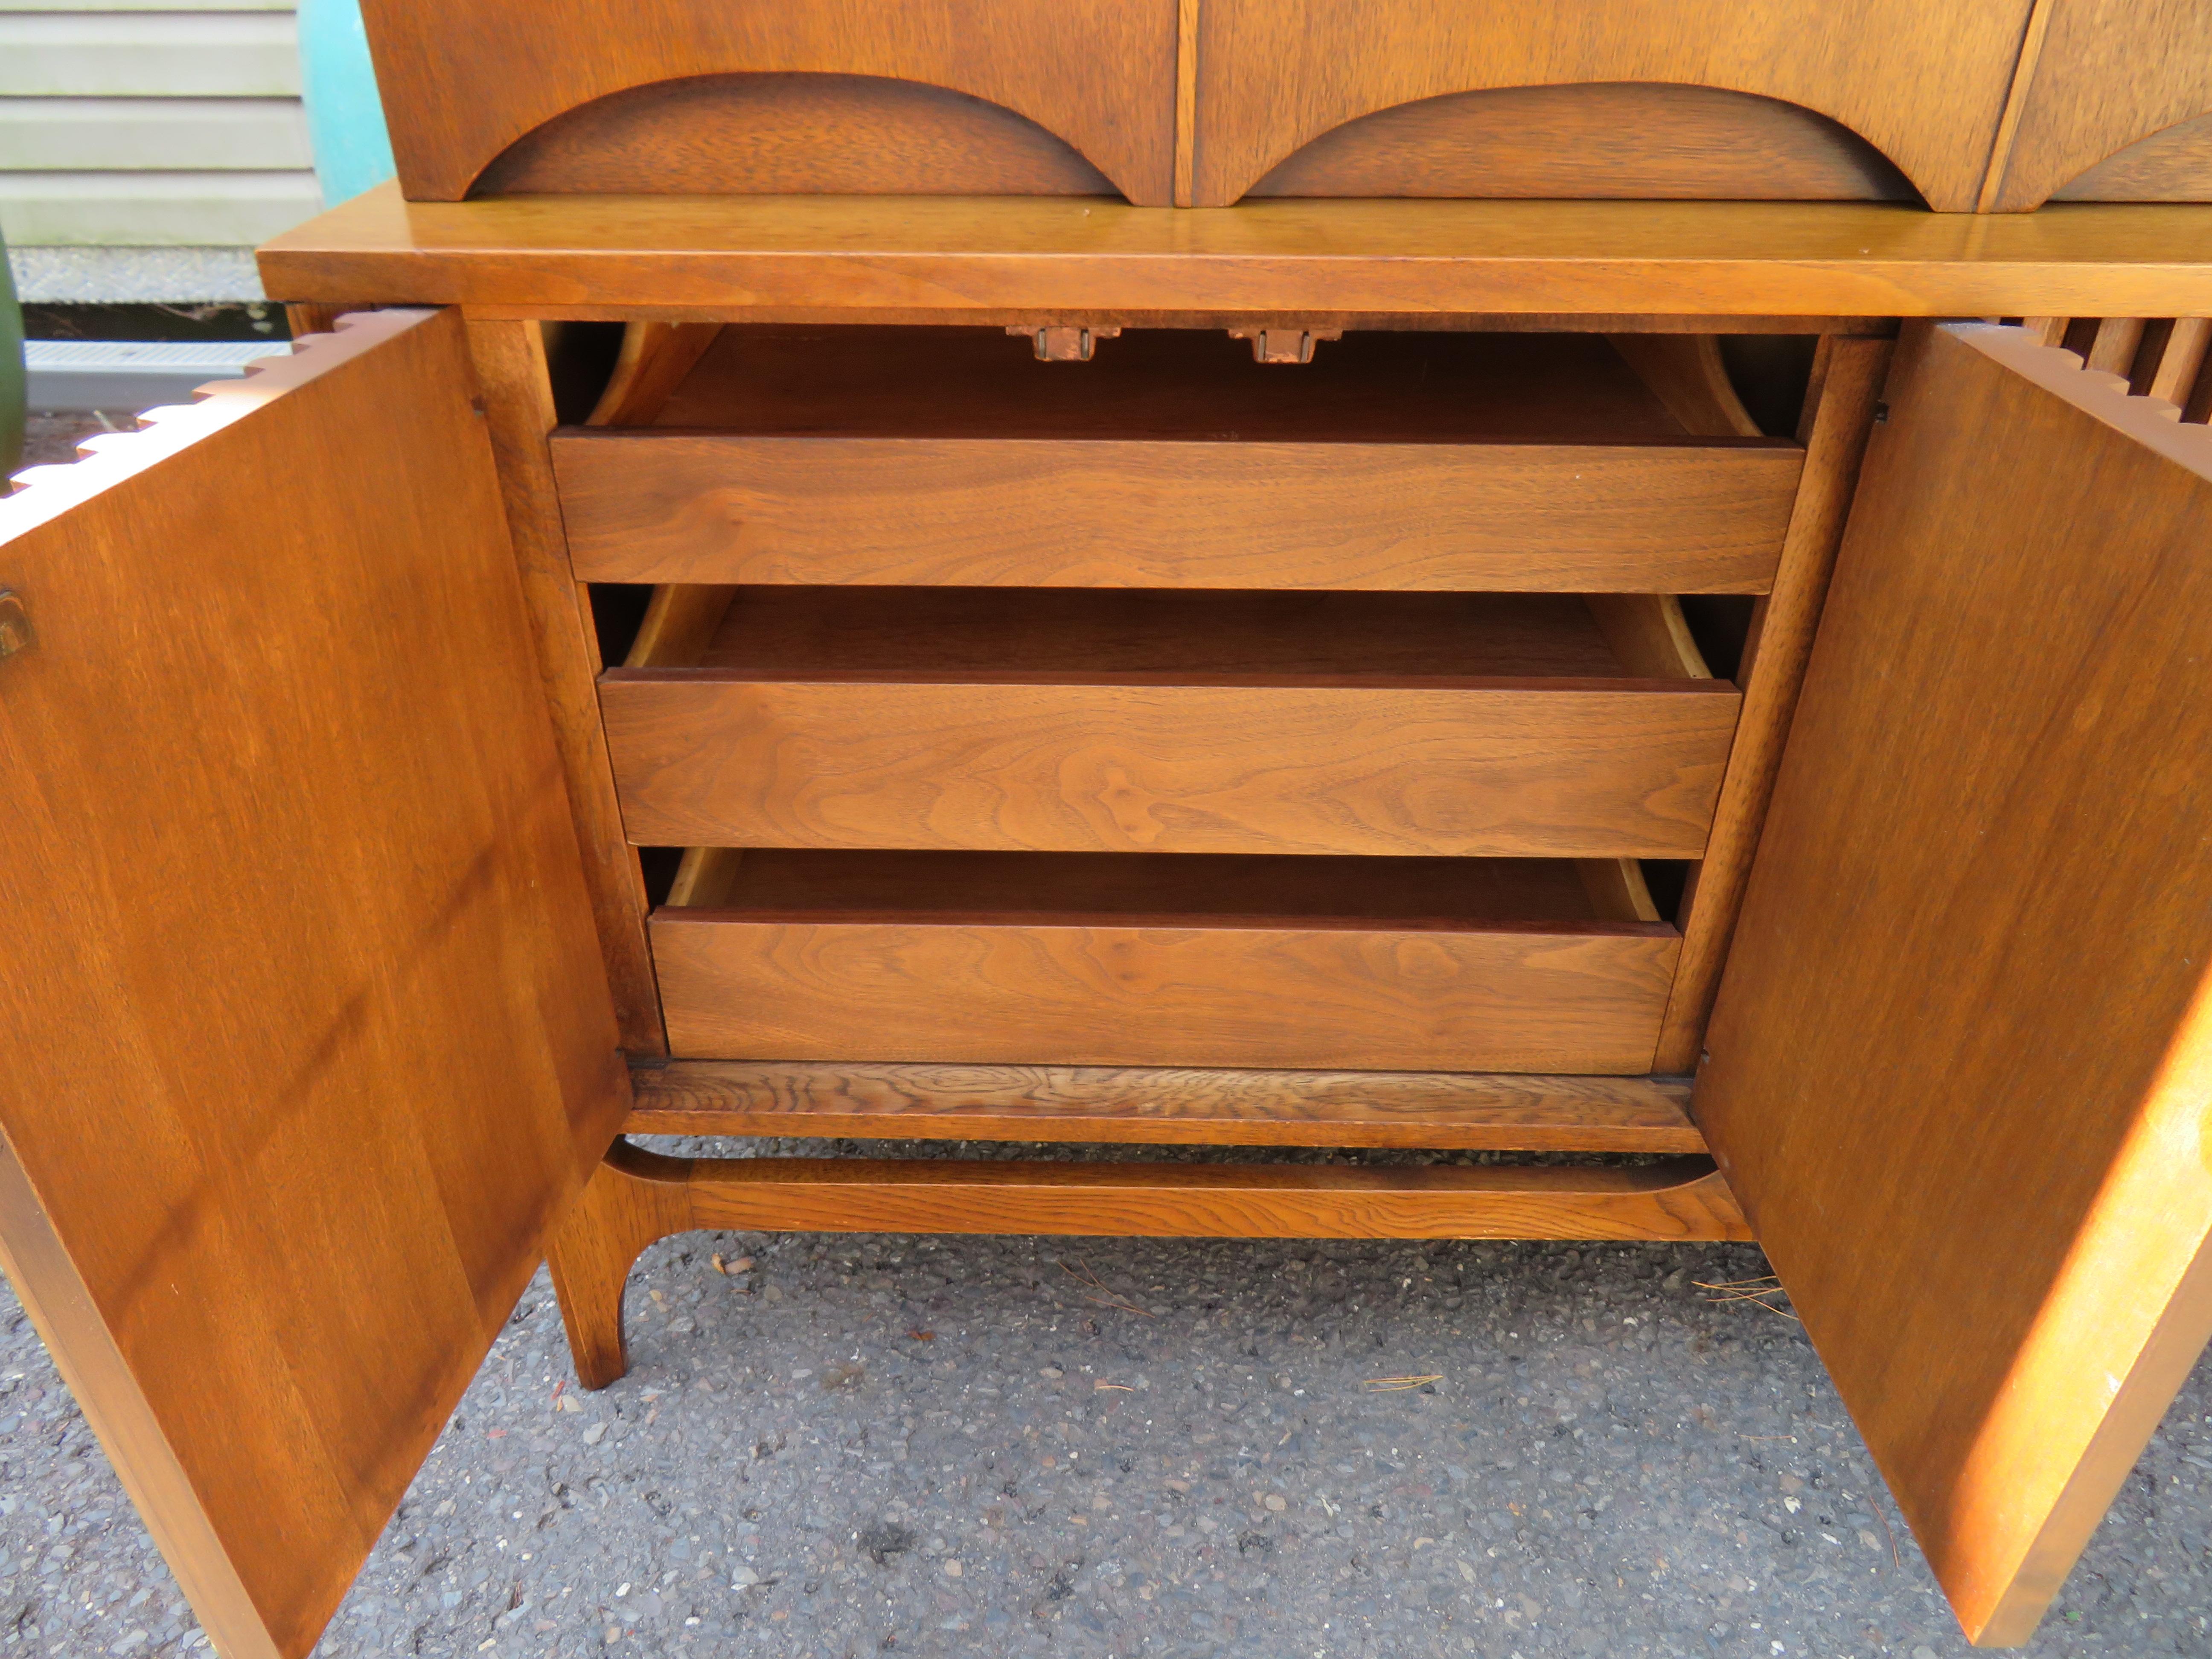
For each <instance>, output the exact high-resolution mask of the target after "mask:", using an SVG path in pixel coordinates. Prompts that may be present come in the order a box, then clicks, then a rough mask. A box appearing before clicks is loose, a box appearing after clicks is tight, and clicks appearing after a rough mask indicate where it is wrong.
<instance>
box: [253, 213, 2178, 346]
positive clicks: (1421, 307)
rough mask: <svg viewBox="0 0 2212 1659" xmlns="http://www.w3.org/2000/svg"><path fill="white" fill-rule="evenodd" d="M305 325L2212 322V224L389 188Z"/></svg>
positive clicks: (334, 217)
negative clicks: (1570, 319) (658, 318)
mask: <svg viewBox="0 0 2212 1659" xmlns="http://www.w3.org/2000/svg"><path fill="white" fill-rule="evenodd" d="M260 258H261V274H262V281H263V283H264V286H265V287H266V288H267V289H268V291H269V292H270V295H274V296H276V297H277V298H280V299H283V300H288V301H324V302H331V303H363V304H367V303H385V304H390V303H401V302H406V303H431V304H465V305H467V306H470V307H472V308H476V309H478V310H480V311H481V312H482V313H483V314H486V315H501V314H508V315H513V314H531V315H560V316H620V315H625V314H660V315H681V314H684V313H686V312H690V313H712V314H714V315H717V316H724V317H741V316H745V315H752V316H759V317H769V316H775V317H799V316H805V317H813V318H827V317H832V316H851V317H853V318H854V320H866V319H877V320H896V321H904V320H916V319H920V318H921V317H923V316H934V317H937V318H939V319H944V320H969V319H972V320H975V321H977V322H987V321H991V320H994V319H1002V318H1003V317H1004V316H1005V315H1006V314H1007V313H1018V314H1019V315H1021V316H1023V317H1024V318H1027V317H1042V316H1045V315H1048V314H1054V313H1083V314H1087V315H1091V316H1093V317H1097V316H1101V315H1105V314H1109V313H1115V314H1121V313H1129V314H1134V313H1161V312H1181V313H1203V314H1206V315H1208V316H1211V315H1216V314H1219V313H1255V314H1273V315H1276V316H1281V315H1285V314H1299V313H1314V314H1328V315H1352V314H1358V313H1370V314H1373V315H1377V316H1413V317H1416V318H1418V317H1419V316H1423V315H1433V314H1440V313H1443V314H1449V313H1503V314H1516V315H1530V314H1563V313H1564V314H1616V315H1628V314H1639V313H1641V314H1655V313H1656V314H1668V315H1681V316H1687V317H1698V316H1733V317H1750V316H1765V315H1771V316H1780V317H1789V316H1795V317H1803V316H1866V317H1889V316H1958V315H1980V316H1995V315H2005V316H2021V315H2027V316H2045V315H2084V316H2089V315H2094V316H2166V317H2171V316H2191V315H2204V314H2208V313H2212V206H2194V205H2172V204H2127V205H2106V204H2057V205H2054V206H2051V207H2047V208H2045V209H2043V210H2040V211H2039V212H2036V213H2033V214H2018V215H1979V216H1978V215H1970V214H1936V213H1929V212H1928V211H1926V210H1923V209H1920V208H1917V207H1911V206H1906V205H1903V204H1891V203H1857V202H1820V203H1790V202H1523V201H1468V202H1458V201H1341V200H1339V201H1300V200H1275V201H1264V202H1248V203H1245V204H1242V205H1240V206H1237V207H1230V208H1182V209H1177V208H1139V207H1131V206H1129V205H1127V204H1125V203H1121V202H1118V201H1113V200H1109V199H1106V198H1103V197H1099V198H1090V197H988V198H985V197H834V196H815V197H770V196H752V197H738V196H732V197H701V196H660V197H637V196H626V197H582V196H565V197H508V198H506V199H503V200H487V201H477V202H449V203H440V202H416V203H409V202H403V201H402V200H401V199H400V198H399V196H398V188H397V186H396V185H384V186H381V187H380V188H379V189H377V190H375V191H370V192H368V194H366V195H364V196H362V197H356V199H355V200H353V201H351V202H349V203H346V204H343V206H340V207H338V208H335V209H333V210H331V211H330V212H328V213H325V214H324V215H322V216H320V217H319V218H317V219H314V220H312V221H310V222H308V223H307V224H305V225H302V226H301V227H300V228H298V229H296V230H292V231H288V232H287V233H285V234H283V235H282V236H279V237H277V238H276V240H274V241H271V242H270V243H268V244H267V245H266V246H264V247H263V248H262V250H261V254H260Z"/></svg>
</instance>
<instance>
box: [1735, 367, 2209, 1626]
mask: <svg viewBox="0 0 2212 1659" xmlns="http://www.w3.org/2000/svg"><path fill="white" fill-rule="evenodd" d="M2124 394H2125V386H2124V383H2123V382H2121V381H2120V380H2118V379H2116V378H2115V377H2112V376H2110V375H2106V374H2098V373H2094V372H2092V371H2089V370H2087V369H2085V368H2082V367H2081V363H2080V361H2079V360H2078V359H2077V358H2075V356H2072V355H2071V354H2069V353H2065V352H2062V351H2059V350H2057V349H2052V348H2046V347H2043V346H2039V345H2037V344H2035V343H2033V341H2032V340H2031V339H2030V338H2029V337H2027V335H2026V334H2025V332H2024V331H2021V330H2017V329H2000V328H1994V327H1987V326H1984V325H1945V326H1941V327H1934V326H1930V325H1913V326H1911V327H1910V328H1908V330H1907V331H1906V333H1905V337H1904V339H1903V340H1902V342H1901V343H1900V346H1899V356H1898V360H1897V364H1896V367H1895V368H1894V369H1893V373H1892V375H1891V379H1890V382H1889V388H1888V394H1887V395H1888V400H1889V409H1890V414H1889V417H1888V419H1887V422H1886V423H1885V424H1883V425H1881V426H1878V427H1877V428H1875V435H1874V439H1873V442H1872V445H1871V447H1870V448H1869V453H1868V456H1867V461H1866V468H1865V471H1864V473H1863V479H1862V483H1861V485H1860V489H1859V494H1858V497H1857V503H1856V505H1855V507H1854V509H1853V513H1852V520H1851V524H1850V530H1849V532H1848V534H1847V536H1846V539H1845V541H1844V546H1843V549H1842V552H1841V555H1840V556H1839V560H1838V568H1837V573H1836V578H1835V582H1834V585H1833V586H1832V588H1831V590H1830V593H1829V598H1828V602H1827V610H1826V615H1825V617H1824V619H1823V622H1822V625H1821V632H1820V639H1819V642H1818V644H1817V646H1816V647H1815V649H1814V657H1813V661H1812V666H1811V669H1810V671H1809V675H1808V679H1807V683H1806V686H1805V691H1804V696H1803V701H1802V703H1801V704H1800V707H1799V710H1798V713H1797V716H1796V723H1795V725H1794V726H1793V728H1792V731H1791V735H1790V746H1789V750H1788V752H1787V754H1786V756H1785V757H1784V765H1783V769H1782V774H1781V777H1780V780H1779V782H1778V786H1777V789H1776V793H1775V796H1774V802H1773V806H1772V809H1771V811H1770V813H1769V815H1768V817H1767V823H1766V829H1765V836H1764V839H1763V840H1762V842H1761V844H1760V848H1759V856H1758V861H1757V863H1756V865H1755V866H1754V868H1753V874H1752V879H1751V886H1750V890H1749V894H1748V896H1747V902H1746V904H1745V908H1744V912H1743V917H1742V921H1741V925H1740V927H1739V928H1738V932H1737V935H1736V941H1735V948H1734V951H1733V952H1732V955H1731V957H1730V960H1729V968H1728V972H1727V975H1726V978H1725V979H1724V981H1723V986H1722V990H1721V996H1720V1001H1719V1005H1718V1007H1717V1011H1716V1013H1715V1016H1714V1019H1713V1023H1712V1025H1711V1030H1710V1033H1709V1036H1708V1039H1707V1042H1708V1049H1709V1054H1708V1058H1707V1060H1706V1061H1705V1065H1704V1066H1703V1068H1702V1071H1701V1074H1700V1077H1699V1085H1698V1090H1697V1094H1696V1097H1695V1111H1696V1114H1697V1116H1698V1118H1699V1123H1700V1126H1701V1127H1703V1129H1704V1130H1705V1134H1706V1136H1707V1137H1708V1139H1710V1140H1711V1144H1712V1147H1713V1151H1714V1154H1715V1156H1716V1157H1717V1158H1718V1160H1719V1162H1720V1164H1721V1165H1722V1167H1723V1170H1726V1172H1727V1174H1728V1177H1729V1182H1730V1184H1731V1186H1732V1187H1734V1188H1735V1191H1736V1192H1737V1193H1738V1194H1741V1196H1742V1198H1743V1200H1744V1202H1745V1205H1746V1207H1747V1209H1748V1210H1749V1212H1751V1214H1752V1217H1753V1222H1754V1225H1755V1226H1756V1228H1757V1231H1758V1234H1759V1238H1760V1240H1761V1242H1762V1243H1764V1244H1765V1247H1766V1249H1767V1251H1768V1254H1769V1255H1770V1256H1771V1259H1772V1261H1773V1263H1774V1267H1775V1268H1776V1270H1777V1272H1778V1273H1780V1275H1781V1277H1782V1280H1783V1283H1784V1285H1787V1286H1788V1287H1789V1289H1790V1293H1791V1295H1792V1297H1794V1299H1795V1304H1796V1308H1797V1310H1798V1312H1799V1313H1800V1314H1801V1315H1802V1317H1803V1319H1804V1321H1805V1324H1806V1328H1807V1330H1808V1332H1809V1333H1810V1334H1811V1336H1812V1338H1813V1340H1814V1345H1815V1346H1817V1347H1818V1348H1819V1350H1820V1355H1821V1358H1823V1359H1824V1360H1825V1361H1826V1364H1827V1366H1828V1368H1829V1370H1830V1371H1831V1373H1832V1375H1833V1376H1834V1378H1835V1381H1836V1384H1837V1387H1838V1390H1839V1392H1840V1393H1841V1394H1842V1396H1843V1399H1844V1403H1845V1404H1846V1405H1847V1406H1848V1407H1850V1411H1851V1413H1852V1415H1853V1417H1854V1418H1855V1419H1857V1423H1858V1425H1859V1427H1860V1428H1861V1430H1862V1431H1863V1432H1864V1433H1865V1435H1866V1438H1867V1442H1868V1444H1869V1446H1870V1447H1871V1448H1872V1449H1873V1451H1874V1454H1875V1457H1876V1459H1877V1460H1878V1462H1880V1464H1881V1468H1882V1470H1883V1472H1884V1474H1886V1475H1887V1478H1888V1480H1889V1481H1890V1484H1891V1486H1892V1488H1893V1490H1894V1491H1895V1492H1896V1493H1897V1495H1898V1498H1899V1502H1900V1504H1902V1505H1903V1507H1904V1510H1905V1514H1906V1516H1908V1517H1909V1518H1910V1520H1911V1522H1912V1526H1913V1528H1914V1530H1915V1531H1916V1533H1917V1534H1918V1535H1919V1538H1920V1541H1921V1544H1922V1547H1923V1548H1924V1549H1925V1550H1926V1551H1927V1553H1928V1556H1929V1560H1930V1561H1931V1562H1932V1563H1933V1565H1934V1566H1935V1569H1936V1576H1937V1577H1938V1578H1939V1579H1940V1580H1941V1581H1942V1584H1943V1587H1944V1589H1945V1590H1946V1592H1947V1593H1948V1595H1949V1596H1950V1597H1951V1601H1952V1603H1953V1606H1954V1607H1955V1608H1956V1610H1957V1612H1958V1613H1959V1616H1960V1620H1961V1622H1962V1623H1963V1624H1964V1626H1965V1627H1966V1632H1967V1633H1968V1634H1969V1635H1970V1636H1971V1637H1972V1638H1974V1639H1975V1640H1977V1641H1978V1642H1982V1643H1985V1644H1999V1645H2001V1644H2010V1643H2015V1642H2020V1641H2023V1640H2025V1639H2026V1638H2027V1636H2028V1635H2029V1633H2030V1632H2032V1631H2033V1628H2034V1626H2035V1623H2036V1621H2037V1620H2038V1619H2039V1617H2040V1616H2041V1614H2042V1612H2043V1610H2044V1608H2045V1606H2046V1605H2047V1604H2048V1602H2049V1601H2050V1599H2051V1596H2052V1595H2053V1594H2054V1593H2055V1592H2056V1591H2057V1588H2058V1585H2059V1583H2060V1581H2061V1580H2062V1579H2063V1577H2064V1576H2065V1574H2066V1572H2067V1571H2068V1570H2069V1568H2070V1566H2071V1565H2072V1564H2073V1561H2074V1559H2075V1556H2076V1555H2077V1554H2078V1553H2080V1551H2081V1547H2082V1545H2083V1543H2084V1542H2085V1541H2086V1540H2087V1536H2088V1534H2089V1533H2090V1532H2091V1531H2092V1530H2093V1528H2094V1527H2095V1525H2096V1522H2097V1520H2098V1518H2099V1517H2100V1516H2101V1515H2102V1514H2103V1513H2104V1510H2105V1508H2106V1504H2108V1503H2109V1502H2110V1501H2111V1499H2112V1496H2113V1494H2114V1493H2115V1492H2117V1491H2118V1487H2119V1485H2120V1482H2121V1481H2122V1480H2124V1478H2125V1476H2126V1474H2127V1472H2128V1470H2129V1468H2130V1467H2131V1466H2132V1464H2133V1463H2134V1462H2135V1459H2136V1455H2138V1453H2139V1452H2140V1451H2141V1450H2142V1445H2143V1443H2144V1442H2145V1441H2146V1440H2147V1439H2148V1437H2149V1435H2150V1432H2151V1431H2152V1430H2153V1428H2154V1427H2155V1425H2156V1423H2157V1420H2158V1418H2159V1416H2160V1413H2162V1412H2163V1411H2164V1409H2165V1407H2166V1403H2167V1402H2168V1401H2170V1400H2171V1399H2172V1395H2173V1393H2174V1390H2175V1389H2177V1388H2178V1387H2179V1384H2180V1383H2181V1381H2182V1379H2183V1377H2184V1376H2185V1375H2186V1373H2187V1370H2188V1368H2189V1366H2190V1365H2191V1363H2192V1362H2193V1360H2194V1359H2195V1358H2196V1356H2197V1352H2198V1351H2199V1349H2200V1348H2201V1347H2202V1346H2203V1343H2204V1340H2205V1338H2206V1335H2207V1334H2208V1332H2212V1255H2208V1253H2207V1252H2206V1250H2205V1248H2204V1246H2205V1241H2206V1238H2207V1236H2208V1233H2212V1141H2208V1139H2207V1132H2208V1130H2212V1106H2208V1100H2212V990H2208V980H2207V969H2208V965H2212V696H2207V693H2206V663H2207V642H2208V641H2212V560H2208V558H2207V540H2206V533H2207V532H2206V527H2207V526H2208V525H2212V434H2208V433H2207V432H2206V431H2205V429H2204V428H2202V427H2195V426H2182V425H2179V424H2178V423H2177V422H2174V421H2173V420H2172V413H2173V411H2172V407H2171V406H2170V405H2166V404H2154V403H2153V402H2152V400H2150V399H2148V398H2130V397H2127V396H2125V395H2124Z"/></svg>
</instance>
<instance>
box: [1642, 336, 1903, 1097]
mask: <svg viewBox="0 0 2212 1659" xmlns="http://www.w3.org/2000/svg"><path fill="white" fill-rule="evenodd" d="M1889 351H1890V346H1889V343H1888V342H1887V341H1885V340H1870V339H1844V338H1838V337H1830V338H1828V339H1826V340H1824V341H1822V342H1821V345H1820V353H1819V355H1818V356H1816V357H1815V359H1814V386H1813V390H1812V392H1810V394H1809V395H1808V398H1807V400H1806V428H1805V438H1806V458H1805V471H1804V477H1803V481H1802V483H1800V484H1799V486H1798V490H1797V500H1796V507H1795V509H1794V510H1793V512H1792V513H1791V515H1790V532H1789V535H1788V537H1787V538H1785V539H1784V543H1783V549H1782V562H1781V565H1780V567H1779V568H1778V569H1777V571H1776V573H1775V584H1774V591H1773V592H1772V593H1771V594H1769V595H1768V596H1767V597H1766V598H1765V600H1763V601H1762V602H1761V604H1760V605H1759V607H1758V609H1756V610H1755V611H1753V616H1752V631H1751V638H1750V641H1749V642H1748V643H1747V646H1746V647H1745V650H1744V660H1743V665H1742V667H1741V669H1740V670H1739V671H1738V672H1737V680H1738V683H1739V684H1741V685H1742V687H1743V709H1742V712H1741V715H1740V717H1739V718H1738V720H1737V722H1736V728H1735V742H1734V744H1732V745H1731V747H1730V749H1729V763H1728V771H1727V773H1726V775H1725V776H1724V777H1723V780H1722V782H1721V793H1720V799H1719V802H1718V804H1717V806H1716V807H1715V809H1714V813H1713V824H1712V832H1711V836H1710V838H1709V839H1708V841H1707V842H1706V845H1705V856H1704V858H1703V860H1702V861H1701V862H1700V863H1699V865H1698V866H1697V868H1695V869H1694V870H1692V872H1690V878H1689V884H1688V887H1687V890H1686V891H1685V893H1684V894H1683V896H1682V906H1681V909H1680V912H1679V915H1680V918H1681V921H1682V956H1681V964H1680V969H1679V971H1678V972H1677V973H1676V975H1675V977H1674V990H1673V994H1671V996H1670V997H1669V998H1668V1004H1667V1018H1666V1024H1665V1026H1664V1028H1663V1030H1662V1035H1661V1036H1660V1040H1659V1048H1658V1052H1657V1054H1656V1056H1655V1057H1654V1059H1653V1060H1652V1061H1651V1067H1650V1068H1651V1069H1652V1070H1653V1071H1655V1072H1688V1071H1690V1070H1692V1068H1693V1067H1694V1066H1696V1065H1697V1061H1698V1054H1699V1044H1700V1040H1701V1038H1702V1036H1703V1034H1704V1031H1705V1021H1706V1019H1707V1018H1708V1016H1709V1015H1710V1014H1711V1010H1712V1006H1713V998H1714V995H1715V994H1716V993H1717V990H1718V987H1719V985H1720V981H1721V971H1722V969H1723V967H1724V966H1725V965H1726V963H1727V961H1728V954H1729V941H1730V939H1733V937H1734V936H1735V919H1736V915H1737V912H1738V910H1739V909H1740V908H1741V906H1742V903H1743V893H1744V885H1745V883H1746V882H1747V880H1748V879H1749V877H1750V872H1751V867H1752V859H1753V854H1754V853H1755V852H1756V851H1757V849H1758V847H1759V832H1760V829H1761V828H1762V826H1763V825H1764V823H1765V812H1766V802H1767V799H1768V797H1769V795H1770V794H1771V793H1772V790H1773V787H1774V778H1775V774H1776V772H1777V771H1778V769H1779V768H1780V766H1781V762H1782V754H1783V745H1784V743H1785V741H1786V740H1787V739H1788V737H1789V734H1790V720H1791V718H1792V716H1793V715H1794V714H1795V713H1796V705H1797V692H1798V688H1799V687H1800V686H1801V685H1802V684H1803V682H1804V675H1805V665H1806V662H1807V660H1808V658H1809V656H1810V654H1811V653H1812V649H1813V637H1814V631H1815V630H1816V629H1818V627H1819V626H1820V607H1821V605H1822V603H1823V601H1824V599H1826V593H1827V587H1828V577H1829V574H1830V572H1831V571H1832V569H1833V568H1834V565H1835V558H1836V549H1837V547H1838V545H1839V544H1840V543H1841V541H1842V539H1843V535H1844V523H1845V519H1846V516H1847V515H1848V513H1850V504H1851V498H1852V491H1853V490H1854V489H1855V488H1856V487H1857V482H1858V468H1859V459H1860V457H1861V456H1862V455H1863V453H1865V447H1866V441H1867V434H1868V433H1869V431H1870V430H1872V428H1873V424H1874V416H1875V399H1876V394H1877V393H1879V392H1880V391H1881V384H1882V377H1883V375H1884V374H1885V373H1886V372H1887V368H1888V364H1889Z"/></svg>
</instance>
